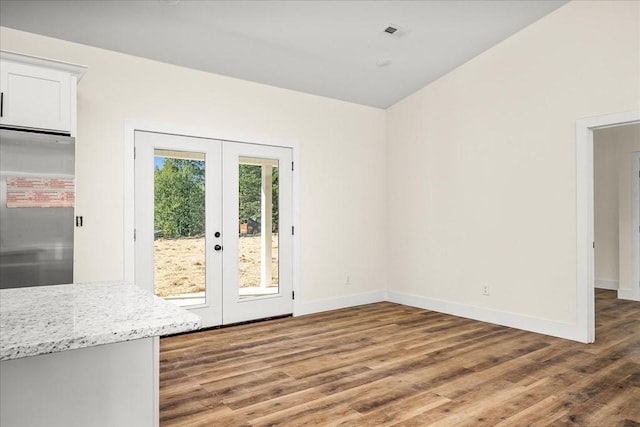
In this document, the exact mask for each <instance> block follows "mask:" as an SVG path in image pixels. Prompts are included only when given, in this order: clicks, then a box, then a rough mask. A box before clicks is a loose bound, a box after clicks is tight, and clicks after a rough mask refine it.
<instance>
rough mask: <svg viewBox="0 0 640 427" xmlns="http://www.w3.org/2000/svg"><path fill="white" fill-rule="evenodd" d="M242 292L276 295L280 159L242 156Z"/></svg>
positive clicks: (255, 294) (240, 257)
mask: <svg viewBox="0 0 640 427" xmlns="http://www.w3.org/2000/svg"><path fill="white" fill-rule="evenodd" d="M238 173H239V174H238V191H239V206H238V208H239V215H238V223H239V225H238V228H239V235H240V238H239V244H238V248H239V253H238V257H239V269H240V271H239V295H240V297H241V298H249V297H259V296H265V295H273V294H277V293H278V292H279V280H278V268H279V262H278V232H279V227H278V200H279V193H278V190H279V185H278V160H274V159H264V158H254V157H240V161H239V170H238Z"/></svg>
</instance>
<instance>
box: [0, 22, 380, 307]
mask: <svg viewBox="0 0 640 427" xmlns="http://www.w3.org/2000/svg"><path fill="white" fill-rule="evenodd" d="M0 42H1V44H0V47H1V48H2V49H5V50H11V51H17V52H21V53H25V54H31V55H37V56H43V57H49V58H54V59H58V60H62V61H68V62H74V63H78V64H82V65H86V66H88V67H89V69H88V71H87V73H86V75H85V76H84V78H83V79H82V81H81V82H80V85H79V87H78V97H79V99H78V140H77V146H78V150H77V151H78V154H77V163H78V176H77V209H76V211H77V213H78V214H79V215H83V216H84V223H85V226H84V228H82V229H80V230H79V231H78V233H77V237H76V243H77V248H78V249H77V251H76V256H77V262H76V277H75V279H76V281H96V280H111V279H113V280H117V279H121V278H122V277H123V231H122V228H123V129H124V123H125V121H127V120H134V121H146V122H169V123H173V124H176V125H181V126H185V127H188V126H193V127H196V128H208V129H210V130H211V135H210V136H211V137H213V138H216V137H225V138H229V139H235V140H239V141H246V142H263V143H264V142H266V143H273V144H280V145H294V146H295V147H297V148H298V150H299V156H300V157H299V158H300V164H299V165H298V167H299V170H300V174H301V193H302V196H301V199H302V200H301V204H302V206H301V224H296V225H297V229H298V230H299V231H300V232H301V233H302V245H301V248H299V249H300V250H301V251H302V254H301V264H302V265H301V271H302V288H301V289H299V292H298V294H297V295H299V296H301V297H302V298H303V301H307V302H308V301H312V300H323V299H325V298H337V299H339V298H341V297H343V296H346V295H351V294H364V293H368V292H369V293H370V292H384V290H385V289H386V283H387V276H386V267H385V266H386V251H385V250H384V247H385V244H386V232H385V229H386V211H385V209H384V206H385V203H386V191H385V177H386V159H385V112H384V111H383V110H380V109H375V108H370V107H364V106H360V105H356V104H350V103H346V102H341V101H336V100H331V99H327V98H322V97H318V96H311V95H306V94H302V93H298V92H293V91H289V90H284V89H279V88H275V87H270V86H265V85H260V84H254V83H250V82H246V81H242V80H238V79H232V78H227V77H223V76H218V75H213V74H209V73H204V72H200V71H195V70H190V69H186V68H181V67H176V66H172V65H168V64H163V63H159V62H154V61H150V60H145V59H141V58H137V57H133V56H129V55H123V54H119V53H115V52H111V51H107V50H102V49H97V48H93V47H89V46H84V45H79V44H74V43H69V42H65V41H62V40H56V39H52V38H47V37H41V36H38V35H35V34H29V33H25V32H20V31H15V30H12V29H8V28H1V29H0ZM203 54H215V53H211V52H210V53H207V52H206V49H203ZM347 274H349V275H350V276H351V283H352V284H351V286H345V278H346V275H347ZM382 295H383V294H382ZM297 299H298V298H297ZM332 304H333V303H331V302H329V303H328V304H325V305H324V306H325V307H327V308H331V307H332Z"/></svg>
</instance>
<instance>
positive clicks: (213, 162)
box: [134, 131, 293, 327]
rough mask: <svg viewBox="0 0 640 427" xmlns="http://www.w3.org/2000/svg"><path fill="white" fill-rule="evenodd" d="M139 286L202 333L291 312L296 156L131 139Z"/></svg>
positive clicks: (158, 138) (175, 139)
mask: <svg viewBox="0 0 640 427" xmlns="http://www.w3.org/2000/svg"><path fill="white" fill-rule="evenodd" d="M135 147H136V157H135V189H134V192H135V219H134V220H135V230H136V231H135V235H136V240H135V282H136V283H137V284H139V285H140V286H143V287H145V288H147V289H148V290H150V291H152V292H154V293H155V294H156V295H158V296H160V297H162V298H165V299H167V300H169V301H171V302H173V303H175V304H177V305H180V306H182V307H184V308H186V309H188V310H191V311H193V312H194V313H196V314H198V315H199V316H200V317H201V318H202V323H203V326H204V327H208V326H217V325H221V324H231V323H237V322H242V321H247V320H254V319H261V318H265V317H272V316H278V315H283V314H289V313H292V311H293V302H292V288H293V286H292V280H293V277H292V259H293V247H292V245H293V239H292V213H291V210H292V209H291V192H292V186H291V181H292V173H291V149H288V148H282V147H271V146H263V145H256V144H245V143H237V142H229V141H220V140H215V139H208V138H196V137H188V136H181V135H171V134H163V133H155V132H143V131H136V133H135Z"/></svg>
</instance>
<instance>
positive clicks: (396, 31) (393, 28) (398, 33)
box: [383, 24, 407, 37]
mask: <svg viewBox="0 0 640 427" xmlns="http://www.w3.org/2000/svg"><path fill="white" fill-rule="evenodd" d="M383 32H384V33H385V34H388V35H390V36H393V37H402V36H404V35H405V34H406V33H407V30H405V29H404V28H402V27H400V26H399V25H395V24H389V25H387V27H386V28H385V29H384V30H383Z"/></svg>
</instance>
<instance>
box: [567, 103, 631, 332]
mask: <svg viewBox="0 0 640 427" xmlns="http://www.w3.org/2000/svg"><path fill="white" fill-rule="evenodd" d="M638 123H640V111H630V112H625V113H617V114H608V115H603V116H596V117H589V118H585V119H581V120H578V121H576V244H577V272H576V273H577V274H576V278H577V304H576V307H577V331H578V334H579V339H580V340H581V341H584V342H594V341H595V295H594V293H595V289H594V288H595V259H594V258H595V246H596V241H595V226H594V216H595V212H594V131H596V130H600V129H606V128H610V127H615V126H623V125H631V124H638ZM636 258H637V257H636ZM635 262H638V261H637V260H636V261H635ZM635 262H634V263H635ZM628 291H629V292H628V293H627V294H626V296H627V297H628V299H634V300H639V301H640V277H634V278H633V282H632V283H631V284H630V289H629V290H628ZM619 295H621V294H620V293H619Z"/></svg>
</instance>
